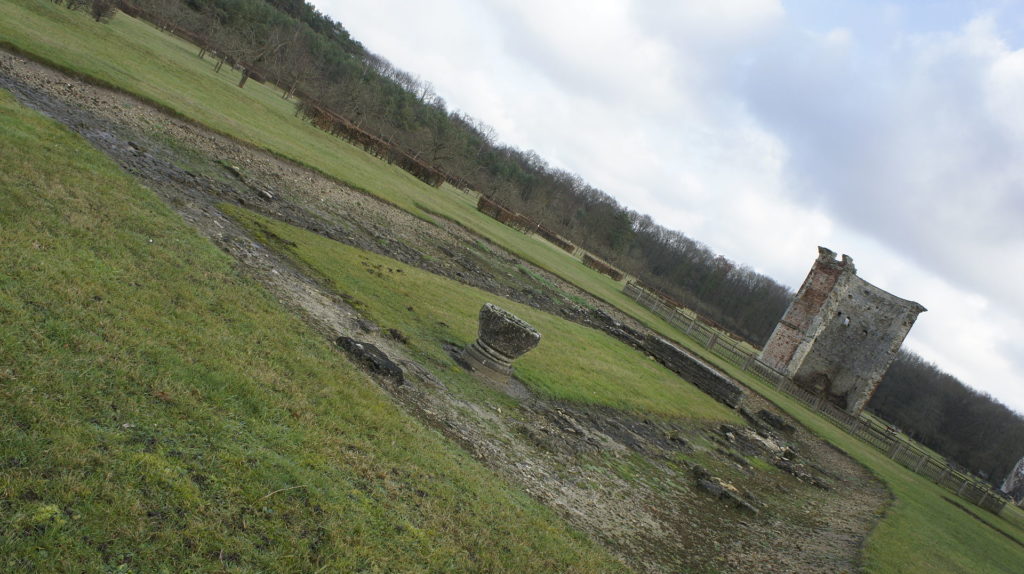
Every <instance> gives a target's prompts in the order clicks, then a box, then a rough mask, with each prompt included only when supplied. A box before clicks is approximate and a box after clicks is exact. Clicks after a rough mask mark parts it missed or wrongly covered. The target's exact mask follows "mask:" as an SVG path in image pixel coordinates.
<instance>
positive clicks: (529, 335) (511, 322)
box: [461, 303, 540, 380]
mask: <svg viewBox="0 0 1024 574" xmlns="http://www.w3.org/2000/svg"><path fill="white" fill-rule="evenodd" d="M538 343H540V333H538V332H537V330H536V329H534V328H533V327H532V326H530V324H529V323H527V322H526V321H523V320H522V319H520V318H519V317H516V316H515V315H513V314H511V313H509V312H508V311H506V310H504V309H502V308H500V307H497V306H496V305H493V304H491V303H485V304H484V306H483V307H482V308H481V309H480V327H479V331H478V335H477V340H476V341H475V342H473V344H472V345H470V346H468V347H466V348H465V349H464V350H463V351H462V355H461V358H462V360H463V361H464V362H465V363H466V364H467V365H468V366H469V367H470V369H472V370H473V371H474V372H479V373H481V374H483V375H485V376H489V377H491V378H494V379H496V380H507V379H508V377H509V376H510V375H511V374H512V361H514V360H515V359H517V358H518V357H521V356H522V355H523V354H525V353H526V352H527V351H529V350H530V349H532V348H534V347H536V346H537V344H538Z"/></svg>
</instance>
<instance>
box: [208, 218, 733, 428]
mask: <svg viewBox="0 0 1024 574" xmlns="http://www.w3.org/2000/svg"><path fill="white" fill-rule="evenodd" d="M222 209H223V210H225V212H227V213H228V214H229V215H231V216H232V217H234V218H235V219H236V220H237V221H239V222H241V223H242V224H243V225H244V226H246V227H247V228H248V229H249V230H250V232H252V233H253V235H254V236H255V237H257V238H259V239H260V240H261V241H263V242H264V243H266V244H268V245H273V246H275V247H277V248H278V249H279V250H281V251H283V252H285V253H287V254H288V255H290V256H291V257H292V258H294V259H295V260H297V261H298V262H300V263H302V264H303V265H304V266H305V267H307V268H309V269H312V270H313V271H314V272H315V273H317V274H319V275H320V276H322V277H325V278H327V279H328V280H329V281H330V282H331V284H332V285H333V286H334V288H335V289H336V290H337V291H338V292H339V293H342V294H343V296H344V297H345V298H346V300H348V301H350V302H351V303H352V304H353V305H354V306H356V307H357V308H358V309H359V310H360V312H361V313H363V314H365V315H366V316H368V317H369V318H370V319H371V320H373V321H374V322H376V323H377V324H379V325H381V327H382V328H384V329H388V328H398V329H399V330H400V331H402V333H403V334H404V335H405V336H406V337H407V338H408V340H409V346H410V347H411V348H412V349H413V351H414V352H415V353H416V354H417V355H418V357H417V358H418V359H419V360H421V361H423V362H425V363H427V364H431V365H433V366H435V367H436V369H437V370H439V371H441V372H447V373H448V374H449V375H450V376H452V377H457V375H458V374H459V373H460V372H461V369H460V368H459V367H457V366H456V365H455V362H454V361H453V360H452V359H451V358H450V357H449V356H448V354H447V353H446V352H445V351H444V349H443V345H444V344H445V343H453V344H455V345H457V346H459V347H464V346H465V345H468V344H469V343H472V342H473V340H474V339H476V333H477V314H478V313H479V311H480V307H481V306H482V305H483V304H484V303H487V302H490V303H494V304H496V305H498V306H499V307H502V308H504V309H506V310H508V311H510V312H512V313H514V314H515V315H517V316H519V317H521V318H522V319H524V320H525V321H527V322H529V323H530V324H531V325H533V326H534V327H535V328H536V329H537V330H538V331H540V332H541V334H542V339H541V343H540V345H539V346H538V347H537V348H536V349H534V350H532V351H530V352H529V353H527V354H526V355H524V356H523V357H522V358H520V359H519V360H517V361H516V373H517V376H518V378H520V379H521V380H522V381H523V382H524V383H525V384H526V385H527V386H528V387H529V388H531V390H533V391H534V392H537V393H540V394H542V395H545V396H548V397H552V398H555V399H560V400H566V401H572V402H577V403H586V404H596V405H601V406H607V407H613V408H618V409H623V410H627V411H632V412H639V413H653V414H657V415H663V416H667V417H682V418H689V419H694V420H703V421H723V422H725V421H731V422H739V421H740V418H739V416H738V415H736V413H735V412H734V411H732V410H731V409H729V408H728V407H726V406H724V405H722V404H721V403H718V402H717V401H715V400H714V399H712V398H711V397H709V396H708V395H706V394H704V393H703V392H701V391H700V390H699V389H697V387H695V386H693V385H691V384H689V383H686V382H684V381H683V380H681V379H680V378H679V377H678V376H676V375H675V374H674V373H672V372H671V371H669V370H668V369H666V368H665V367H663V366H661V365H660V364H659V363H657V362H655V361H652V360H650V359H648V358H647V357H646V356H644V355H642V354H640V353H637V352H636V351H635V350H634V349H633V348H632V347H629V346H627V345H625V344H623V343H621V342H619V341H617V340H615V339H613V338H611V337H609V336H608V335H605V334H604V333H602V332H600V331H597V330H594V329H590V328H587V327H583V326H581V325H578V324H576V323H572V322H570V321H566V320H565V319H562V318H560V317H556V316H554V315H550V314H548V313H545V312H543V311H539V310H537V309H533V308H531V307H528V306H526V305H522V304H519V303H516V302H514V301H510V300H508V299H504V298H502V297H498V296H496V295H492V294H490V293H487V292H486V291H482V290H480V289H477V288H474V287H469V286H466V285H463V284H461V283H458V282H456V281H452V280H450V279H447V278H444V277H441V276H439V275H434V274H433V273H428V272H426V271H422V270H420V269H417V268H415V267H412V266H409V265H405V264H404V263H401V262H399V261H395V260H393V259H390V258H387V257H383V256H380V255H376V254H373V253H369V252H366V251H362V250H359V249H356V248H354V247H349V246H347V245H345V244H342V243H338V242H337V241H333V240H331V239H327V238H325V237H323V236H321V235H318V234H316V233H312V232H309V231H305V230H302V229H299V228H296V227H292V226H290V225H287V224H284V223H281V222H278V221H274V220H271V219H267V218H264V217H262V216H260V215H257V214H255V213H253V212H251V211H248V210H246V209H244V208H241V207H237V206H231V205H224V206H222ZM472 386H478V385H477V384H472Z"/></svg>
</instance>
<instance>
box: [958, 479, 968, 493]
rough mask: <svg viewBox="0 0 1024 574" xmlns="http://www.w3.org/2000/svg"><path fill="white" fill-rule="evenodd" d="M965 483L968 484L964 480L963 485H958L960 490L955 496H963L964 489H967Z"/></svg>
mask: <svg viewBox="0 0 1024 574" xmlns="http://www.w3.org/2000/svg"><path fill="white" fill-rule="evenodd" d="M967 483H968V480H967V479H966V478H965V479H964V483H963V484H961V485H960V489H959V490H957V491H956V495H957V496H963V495H964V489H965V488H967Z"/></svg>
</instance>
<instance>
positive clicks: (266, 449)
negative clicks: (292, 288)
mask: <svg viewBox="0 0 1024 574" xmlns="http://www.w3.org/2000/svg"><path fill="white" fill-rule="evenodd" d="M0 230H2V233H0V570H3V571H4V572H186V571H192V572H211V571H225V572H242V571H247V572H253V571H262V572H315V571H328V572H385V571H386V572H452V571H462V572H480V571H505V572H517V573H518V572H564V571H577V572H607V571H621V570H623V568H622V566H621V565H620V564H619V563H618V562H617V561H616V560H614V559H613V558H611V557H610V556H609V555H608V554H607V553H605V552H604V551H603V550H602V549H601V548H599V547H597V546H595V545H594V544H592V543H590V542H589V541H588V540H587V539H585V538H584V537H583V536H581V535H579V534H577V533H575V532H574V531H572V530H571V529H569V528H568V527H567V526H565V524H564V523H563V522H562V521H561V520H560V519H559V518H557V517H556V516H554V514H553V513H552V512H551V511H549V510H548V509H547V508H546V507H543V506H541V505H540V504H538V503H536V502H534V501H533V500H532V499H531V498H529V497H528V496H526V495H525V494H523V493H521V492H519V491H517V490H516V489H514V488H510V486H509V485H508V484H506V483H505V482H503V481H502V480H500V479H498V478H497V477H496V476H495V475H493V474H492V473H491V472H490V471H488V470H487V469H485V468H483V467H482V466H481V465H479V464H478V463H476V462H475V461H474V460H472V459H471V458H470V457H469V456H468V455H467V454H466V453H465V452H464V451H462V450H461V449H459V448H457V447H454V446H453V445H451V444H450V443H449V442H448V441H446V440H444V439H443V438H442V437H440V436H439V435H438V434H436V433H435V432H433V431H431V430H429V429H428V428H426V427H424V426H423V425H422V424H420V423H419V422H418V421H416V420H415V419H413V418H412V417H410V416H408V415H406V414H405V413H403V412H401V411H400V410H399V409H398V408H397V407H396V406H395V405H394V404H393V403H392V402H391V401H390V400H389V399H388V397H386V396H385V395H384V394H383V393H382V392H381V391H380V389H379V388H378V387H377V386H376V385H375V384H374V383H373V382H372V381H370V380H369V379H368V378H367V377H366V376H365V375H363V374H361V373H360V372H359V371H358V370H357V369H355V368H354V367H353V366H352V365H351V364H350V363H349V362H348V361H347V360H346V359H345V358H344V356H343V355H342V354H341V353H339V352H338V351H336V350H335V349H333V348H332V347H331V346H330V345H329V344H327V343H326V342H324V341H322V340H321V338H320V337H319V336H318V335H317V334H315V333H313V332H312V331H311V330H310V329H309V328H308V327H307V326H306V325H304V324H303V323H302V322H301V321H300V320H299V319H298V318H296V317H294V316H292V315H291V314H290V313H289V312H287V311H286V310H284V309H282V308H281V306H280V304H279V303H277V301H276V300H275V299H274V298H273V297H272V296H270V295H269V294H267V293H266V292H265V291H264V290H262V289H261V288H260V287H258V286H257V285H255V284H254V283H252V282H251V281H250V280H247V279H244V278H242V277H241V276H240V275H239V273H238V272H237V271H236V270H235V267H234V265H233V262H232V261H231V260H230V258H229V257H228V256H226V255H224V254H222V253H221V252H220V251H219V250H217V249H216V248H215V247H214V246H213V245H212V244H211V243H209V242H208V241H206V240H204V239H202V238H200V237H199V236H197V235H196V234H195V233H194V232H193V231H192V230H191V229H189V228H188V227H187V226H186V225H185V224H184V223H183V222H182V221H181V220H180V218H178V217H177V216H176V215H174V214H173V213H172V212H171V211H170V210H169V209H168V208H167V207H166V206H165V205H164V204H163V203H162V202H161V201H160V200H159V199H158V198H157V197H156V196H155V195H154V194H152V193H151V192H150V191H148V190H146V189H144V188H142V187H140V186H139V185H138V184H137V183H136V182H135V181H134V180H133V179H131V178H130V177H128V176H127V175H125V174H124V173H123V172H122V171H120V170H119V169H118V168H117V166H115V165H114V164H113V163H112V162H111V161H109V160H108V159H107V158H106V157H104V156H103V155H102V154H101V153H100V152H98V151H96V150H95V149H93V148H92V147H91V146H89V145H88V144H87V143H85V142H84V141H83V140H81V139H80V138H78V137H77V136H74V135H72V134H70V133H69V132H67V131H65V130H64V129H63V128H61V127H59V126H58V125H56V124H55V123H53V122H51V121H49V120H47V119H44V118H43V117H41V116H39V115H37V114H35V113H33V112H29V111H28V110H26V109H24V108H22V107H20V106H19V105H17V104H16V103H14V101H13V99H12V98H11V97H10V96H9V94H7V93H5V92H0Z"/></svg>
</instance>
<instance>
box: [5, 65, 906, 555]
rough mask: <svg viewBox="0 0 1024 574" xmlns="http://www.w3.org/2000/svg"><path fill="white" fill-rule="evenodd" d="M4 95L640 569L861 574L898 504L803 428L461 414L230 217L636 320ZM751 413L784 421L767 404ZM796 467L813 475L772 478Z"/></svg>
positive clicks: (119, 125)
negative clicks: (93, 152) (100, 160)
mask: <svg viewBox="0 0 1024 574" xmlns="http://www.w3.org/2000/svg"><path fill="white" fill-rule="evenodd" d="M0 87H2V88H5V89H8V90H10V91H12V92H13V93H14V94H15V95H16V97H18V99H19V100H20V101H22V102H23V103H25V104H26V105H29V106H31V107H34V108H36V109H39V110H41V111H43V112H44V113H46V114H47V115H49V116H51V117H53V118H55V119H57V120H58V121H60V122H62V123H64V124H65V125H67V126H68V127H70V128H71V129H72V130H74V131H76V132H77V133H79V134H81V135H83V136H84V137H85V138H86V139H88V140H89V141H90V142H92V143H93V145H95V146H96V147H97V148H99V149H101V150H103V151H104V152H105V153H107V154H108V155H109V156H110V157H111V158H113V159H114V161H116V162H117V163H119V164H120V165H121V166H122V167H123V168H124V169H125V170H126V171H128V172H130V173H132V174H134V175H135V176H136V177H138V178H139V180H140V181H141V182H142V183H144V184H145V185H147V186H148V187H150V188H151V189H153V190H154V191H155V192H156V193H157V194H158V195H160V197H162V198H163V199H164V200H165V201H166V202H167V203H168V204H169V205H170V206H171V207H172V208H174V209H175V210H176V211H178V212H179V213H180V214H181V216H182V217H183V218H184V219H185V220H186V221H187V222H189V223H190V224H192V225H193V226H194V227H195V228H196V229H197V231H198V232H199V233H200V234H202V235H204V236H205V237H208V238H209V239H211V240H212V241H214V242H215V243H216V244H217V245H219V246H220V247H221V248H222V249H224V250H225V251H226V252H227V253H229V254H231V255H232V256H233V257H234V258H235V259H236V260H237V261H238V262H239V264H240V266H241V268H242V269H243V270H244V271H245V272H246V273H248V274H250V275H251V276H253V277H255V278H256V279H258V280H259V281H261V282H262V283H263V284H265V285H266V286H267V287H268V288H269V289H270V290H271V291H272V292H273V293H275V294H276V295H277V297H278V298H279V299H280V300H281V302H282V303H283V304H284V305H286V306H288V307H289V308H291V309H293V310H294V311H295V312H297V313H300V314H302V315H303V316H304V317H305V318H306V319H307V320H308V321H309V322H310V324H311V325H313V326H314V328H316V329H317V331H319V332H320V333H322V334H323V335H324V336H325V337H328V338H331V339H333V338H335V337H338V336H339V335H345V336H350V337H355V338H358V339H360V340H361V341H366V342H369V343H371V344H374V345H376V346H378V347H380V348H381V349H383V350H384V351H385V352H386V353H387V354H388V355H389V356H390V357H391V358H393V359H394V360H395V361H396V362H397V363H398V364H399V365H400V366H401V367H402V368H403V370H404V372H405V374H406V382H405V383H404V384H401V385H399V384H395V383H394V382H392V381H388V380H386V379H381V385H382V388H384V389H385V390H387V391H388V392H389V393H390V394H391V396H393V397H394V399H395V400H396V401H397V402H398V403H400V404H401V405H403V406H404V407H405V408H406V409H407V410H408V411H409V412H411V413H413V414H414V415H416V416H418V417H420V418H421V419H423V420H425V421H426V422H427V423H428V424H430V425H431V426H433V427H434V428H437V429H438V430H440V431H441V432H443V433H444V434H446V435H447V436H449V437H450V438H452V439H453V440H455V441H457V442H458V443H459V444H461V445H463V447H464V448H466V449H467V450H468V451H469V452H471V453H473V454H474V456H476V458H477V459H479V460H481V461H482V462H483V463H484V464H486V465H488V466H489V467H491V468H492V469H494V470H495V472H497V473H498V474H500V475H502V476H504V477H505V478H506V479H508V480H509V481H511V482H513V483H514V484H517V485H518V486H519V487H520V488H523V489H524V490H526V491H527V492H529V493H530V494H531V495H533V496H534V497H535V498H536V499H538V500H540V501H541V502H543V503H545V504H548V505H550V506H551V507H553V508H554V509H556V510H557V511H558V512H559V513H560V514H561V515H562V516H563V517H565V518H566V519H567V520H569V521H570V522H571V523H572V524H574V525H576V526H577V527H579V528H580V529H582V530H584V531H586V532H588V533H589V534H590V535H591V536H593V537H594V538H595V539H596V540H599V541H601V542H602V543H603V544H605V545H606V546H607V547H609V548H610V549H611V550H612V551H613V552H615V553H617V554H618V555H619V556H620V557H622V559H623V560H624V561H625V562H626V563H628V564H630V565H631V566H633V567H634V568H635V569H637V570H639V571H645V572H676V571H680V570H685V571H692V572H704V571H708V572H711V571H714V572H822V573H825V572H828V573H832V572H852V571H855V570H857V568H858V564H859V557H860V551H861V548H862V545H863V541H864V538H865V536H866V534H867V533H868V532H869V531H870V529H871V528H872V527H873V525H874V523H875V521H876V520H877V517H878V516H879V515H880V514H881V512H882V510H883V509H884V507H885V505H886V504H887V502H888V500H889V495H888V493H887V491H886V490H885V488H884V487H883V486H882V485H881V484H880V483H879V482H878V481H877V480H875V479H874V478H873V477H872V476H871V475H870V474H869V473H868V472H867V471H866V470H865V469H864V468H862V467H861V466H859V465H858V464H856V463H854V462H853V461H852V460H851V459H850V458H849V457H846V456H845V455H843V454H842V453H840V452H838V451H836V450H835V449H834V448H832V447H830V446H829V445H827V444H825V443H823V442H822V441H820V440H818V439H816V438H815V437H813V436H812V435H811V434H810V433H808V432H806V431H804V430H803V429H800V428H797V429H796V430H795V431H794V432H793V433H783V432H778V431H775V430H773V429H771V428H768V427H766V426H764V425H759V424H757V423H756V422H752V423H751V426H750V427H748V428H745V429H723V428H704V427H701V426H697V425H693V424H692V423H687V422H685V421H664V420H649V419H645V418H642V417H638V416H636V415H629V414H626V413H622V412H616V411H610V410H607V409H597V408H592V407H585V406H580V405H571V404H560V403H555V402H552V401H548V400H543V399H541V398H538V397H535V396H533V395H532V394H531V393H530V392H529V391H528V390H527V389H525V387H521V386H516V387H515V388H511V389H503V390H505V391H507V392H509V393H510V394H511V395H512V396H513V397H515V398H516V399H517V404H518V407H517V408H514V409H509V408H508V407H505V409H504V410H503V409H502V407H500V406H498V405H497V404H491V403H488V402H487V401H481V402H473V401H469V400H466V399H464V398H461V397H458V396H456V395H455V394H453V393H452V392H450V391H449V390H448V389H447V387H446V385H445V382H444V381H443V380H441V379H439V378H437V377H436V376H435V375H434V374H433V373H431V372H430V371H429V370H427V369H425V368H424V367H423V366H421V365H419V364H417V363H415V362H414V361H411V360H409V359H408V358H407V356H406V353H405V350H404V347H403V345H402V344H401V343H400V342H398V341H395V340H394V339H392V338H389V337H386V336H383V335H382V334H381V333H380V331H379V329H377V328H376V327H375V326H374V325H372V324H371V323H369V322H368V321H366V320H365V319H363V318H361V317H360V316H359V314H358V313H357V312H356V311H355V310H353V309H352V308H351V307H349V306H348V305H347V304H346V303H345V302H344V300H343V298H342V297H341V296H340V294H337V293H333V292H331V291H329V290H327V289H325V288H323V286H321V285H320V284H318V282H317V281H316V280H314V279H312V278H310V277H307V276H306V275H304V274H303V273H302V272H300V271H299V270H297V269H296V268H295V267H294V266H293V265H291V263H290V262H289V261H287V260H285V259H283V258H281V257H280V256H278V255H277V254H275V253H273V252H271V251H269V250H268V249H266V248H265V247H264V246H262V245H260V244H259V243H257V242H255V241H253V240H252V239H251V238H250V237H249V236H248V235H247V234H246V233H245V232H244V230H242V229H241V228H239V227H238V226H237V225H235V224H234V223H233V222H232V221H231V220H230V219H228V218H226V217H224V215H223V214H222V213H221V212H220V211H219V210H218V209H217V208H216V205H217V204H218V203H219V202H225V201H226V202H232V203H239V204H244V205H246V206H247V207H249V208H251V209H255V210H257V211H259V212H261V213H263V214H265V215H268V216H271V217H275V218H277V219H281V220H283V221H286V222H289V223H292V224H294V225H299V226H301V227H304V228H306V229H310V230H312V231H315V232H318V233H321V234H323V235H325V236H328V237H331V238H334V239H337V240H339V241H343V242H345V243H348V244H351V245H354V246H357V247H360V248H363V249H366V250H369V251H373V252H376V253H381V254H384V255H388V256H390V257H394V258H396V259H399V260H401V261H403V262H406V263H409V264H412V265H416V266H418V267H420V268H423V269H426V270H428V271H431V272H434V273H438V274H441V275H444V276H446V277H449V278H452V279H454V280H457V281H461V282H463V283H467V284H470V285H474V286H477V287H480V288H483V289H486V290H487V291H490V292H492V293H496V294H498V295H501V296H504V297H508V298H511V299H514V300H517V301H520V302H523V303H526V304H529V305H532V306H534V307H538V308H541V309H544V310H547V311H549V312H552V313H560V314H562V315H564V316H570V317H571V316H574V313H576V312H577V311H578V309H579V308H578V306H577V305H576V303H575V300H578V299H576V298H580V297H582V298H585V299H589V304H590V305H593V306H594V307H595V308H601V309H604V310H605V311H607V312H610V313H612V314H613V315H614V316H615V317H616V318H617V319H619V320H622V321H628V319H627V318H625V317H623V316H622V315H621V314H619V313H618V312H617V311H615V310H612V309H608V308H607V306H605V305H604V304H603V303H601V302H599V301H594V300H593V299H591V298H589V297H587V296H586V295H585V294H584V293H582V292H580V291H579V290H578V289H576V288H575V287H573V286H571V285H567V284H565V283H564V282H562V281H560V280H559V279H558V278H556V277H554V276H552V275H551V274H549V273H546V272H544V271H542V270H539V269H536V268H534V267H532V266H530V265H528V264H525V263H524V262H522V261H520V260H518V259H517V258H516V257H514V256H512V255H511V254H509V253H507V252H505V251H503V250H502V249H500V248H498V247H496V246H494V245H490V244H487V243H486V242H483V241H481V240H480V238H478V237H476V236H474V235H472V234H470V233H468V232H467V231H465V230H464V229H462V228H460V227H458V226H456V225H453V224H451V223H450V222H448V221H446V220H443V219H440V218H439V219H438V220H437V221H435V222H430V223H428V222H426V221H423V220H420V219H418V218H415V217H413V216H411V215H409V214H408V213H405V212H403V211H401V210H398V209H397V208H394V207H393V206H391V205H389V204H386V203H384V202H381V201H378V200H376V199H374V198H372V197H370V196H367V195H366V194H363V193H360V192H357V191H354V190H351V189H349V188H347V187H345V186H344V185H341V184H339V183H338V182H336V181H332V180H330V179H328V178H325V177H323V176H321V175H319V174H317V173H315V172H312V171H310V170H307V169H304V168H301V167H299V166H295V165H293V164H291V163H289V162H285V161H282V160H280V159H278V158H276V157H274V156H272V155H270V154H267V153H264V152H261V151H259V150H254V149H252V148H250V147H247V146H244V145H241V144H238V143H237V142H235V141H232V140H230V139H228V138H224V137H222V136H219V135H216V134H212V133H209V132H207V131H206V130H203V129H201V128H198V127H196V126H193V125H191V124H189V123H187V122H183V121H181V120H178V119H175V118H171V117H168V116H167V115H165V114H163V113H161V112H159V111H158V110H155V109H153V108H151V107H149V106H146V105H143V104H140V103H138V102H137V101H135V100H133V99H132V98H130V97H127V96H125V95H123V94H119V93H115V92H111V91H108V90H103V89H98V88H95V87H92V86H89V85H87V84H83V83H81V82H78V81H76V80H74V79H71V78H69V77H66V76H63V75H61V74H59V73H56V72H53V71H51V70H48V69H46V68H43V67H41V66H38V65H35V64H32V63H30V62H26V61H24V60H23V59H21V58H18V57H15V56H12V55H9V54H6V53H3V52H0ZM631 324H633V325H635V323H632V322H631ZM637 327H639V326H637ZM506 404H507V403H506ZM745 408H746V409H747V410H748V411H749V413H756V412H757V411H759V410H761V409H768V410H773V411H774V410H775V409H774V408H773V407H772V406H771V405H769V404H768V403H767V401H765V400H764V399H762V398H760V397H758V396H756V395H754V396H751V397H749V398H748V399H747V401H746V403H745ZM753 420H754V419H753V417H752V421H753ZM759 437H760V438H759ZM784 457H789V458H788V459H785V458H784ZM784 461H790V462H788V463H786V464H788V465H790V468H796V469H798V470H797V471H792V472H790V473H786V472H782V471H779V470H777V469H776V468H775V467H774V466H773V465H776V466H778V465H781V464H783V462H784ZM793 461H795V462H793ZM793 465H795V467H794V466H793ZM705 467H706V469H710V473H711V474H714V475H715V477H716V478H721V480H722V481H723V482H722V483H723V484H728V486H729V487H730V488H734V489H735V491H736V493H738V494H737V497H738V498H739V499H742V500H744V501H747V502H748V503H749V504H747V506H746V507H739V506H737V505H735V504H733V503H732V500H733V499H730V498H728V497H720V496H716V495H713V494H711V493H709V492H708V491H707V490H706V489H705V488H703V487H702V486H701V479H700V478H698V477H699V476H703V475H701V474H700V470H701V469H705Z"/></svg>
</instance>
